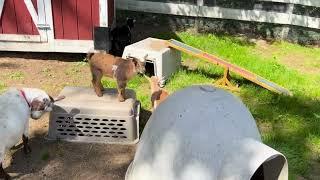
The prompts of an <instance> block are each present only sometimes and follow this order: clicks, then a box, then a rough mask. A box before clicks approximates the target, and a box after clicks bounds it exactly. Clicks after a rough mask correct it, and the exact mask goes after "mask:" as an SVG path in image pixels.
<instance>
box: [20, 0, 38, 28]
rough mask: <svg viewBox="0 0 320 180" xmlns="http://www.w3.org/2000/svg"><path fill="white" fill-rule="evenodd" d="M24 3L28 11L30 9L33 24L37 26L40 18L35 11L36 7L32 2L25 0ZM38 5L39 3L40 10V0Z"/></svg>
mask: <svg viewBox="0 0 320 180" xmlns="http://www.w3.org/2000/svg"><path fill="white" fill-rule="evenodd" d="M40 1H41V0H40ZM24 3H25V4H26V6H27V9H28V11H29V13H30V15H31V18H32V21H33V23H34V24H35V25H36V26H37V24H38V20H39V17H38V14H37V11H36V10H35V8H34V6H33V4H32V1H31V0H24ZM37 3H38V8H39V0H38V2H37ZM38 10H39V9H38Z"/></svg>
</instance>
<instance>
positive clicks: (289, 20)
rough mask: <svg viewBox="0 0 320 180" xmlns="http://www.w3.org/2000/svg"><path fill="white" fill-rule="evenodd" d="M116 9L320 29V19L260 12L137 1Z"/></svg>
mask: <svg viewBox="0 0 320 180" xmlns="http://www.w3.org/2000/svg"><path fill="white" fill-rule="evenodd" d="M116 7H117V8H118V9H122V10H131V11H141V12H149V13H159V14H172V15H181V16H193V17H207V18H219V19H234V20H241V21H256V22H267V23H275V24H286V25H295V26H303V27H308V28H314V29H320V18H315V17H309V16H302V15H295V14H286V13H278V12H267V11H260V10H241V9H230V8H220V7H208V6H197V5H188V4H176V3H161V2H148V1H137V0H117V1H116Z"/></svg>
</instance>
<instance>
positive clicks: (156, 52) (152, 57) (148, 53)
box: [122, 38, 181, 86]
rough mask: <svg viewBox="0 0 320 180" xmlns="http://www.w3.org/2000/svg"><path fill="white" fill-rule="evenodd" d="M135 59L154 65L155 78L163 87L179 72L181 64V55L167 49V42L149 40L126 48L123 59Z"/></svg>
mask: <svg viewBox="0 0 320 180" xmlns="http://www.w3.org/2000/svg"><path fill="white" fill-rule="evenodd" d="M127 57H135V58H138V59H139V60H141V61H144V60H145V61H146V64H147V65H148V63H151V64H152V66H153V67H152V68H153V71H154V74H152V75H154V76H157V77H158V79H159V83H160V85H161V86H164V84H165V81H166V80H167V79H168V78H169V77H170V76H171V75H172V74H173V73H174V72H176V71H177V69H178V68H179V66H180V64H181V53H180V52H179V51H177V50H175V49H172V48H169V47H167V45H166V44H165V40H161V39H155V38H147V39H144V40H142V41H139V42H136V43H134V44H131V45H129V46H126V47H125V49H124V52H123V55H122V58H127Z"/></svg>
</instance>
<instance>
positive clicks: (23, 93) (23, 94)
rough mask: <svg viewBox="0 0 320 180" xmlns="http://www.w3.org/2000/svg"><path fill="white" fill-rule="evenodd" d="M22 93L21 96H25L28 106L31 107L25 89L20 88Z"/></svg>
mask: <svg viewBox="0 0 320 180" xmlns="http://www.w3.org/2000/svg"><path fill="white" fill-rule="evenodd" d="M20 93H21V96H22V97H23V98H24V100H26V102H27V104H28V106H29V107H30V103H29V102H28V100H27V97H26V93H25V92H24V91H23V90H20Z"/></svg>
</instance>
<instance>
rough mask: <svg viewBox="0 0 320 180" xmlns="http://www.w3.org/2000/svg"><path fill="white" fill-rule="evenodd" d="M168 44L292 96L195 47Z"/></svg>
mask: <svg viewBox="0 0 320 180" xmlns="http://www.w3.org/2000/svg"><path fill="white" fill-rule="evenodd" d="M167 44H168V46H169V47H171V48H174V49H177V50H179V51H182V52H185V53H187V54H191V55H193V56H196V57H199V58H202V59H205V60H207V61H209V62H211V63H213V64H216V65H219V66H222V67H224V68H228V69H229V70H230V71H231V72H234V73H236V74H238V75H240V76H242V77H244V78H246V79H248V80H249V81H251V82H253V83H256V84H258V85H260V86H262V87H264V88H266V89H268V90H270V91H273V92H276V93H279V94H284V95H292V93H291V92H290V91H289V90H287V89H285V88H283V87H281V86H279V85H277V84H276V83H274V82H271V81H268V80H266V79H264V78H263V77H261V76H258V75H256V74H254V73H252V72H250V71H248V70H246V69H244V68H241V67H239V66H236V65H234V64H231V63H229V62H227V61H224V60H222V59H220V58H218V57H216V56H214V55H212V54H209V53H206V52H203V51H201V50H199V49H197V48H194V47H192V46H189V45H187V44H184V43H181V42H179V41H176V40H174V39H171V40H169V41H167Z"/></svg>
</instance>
